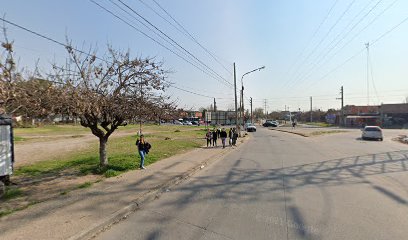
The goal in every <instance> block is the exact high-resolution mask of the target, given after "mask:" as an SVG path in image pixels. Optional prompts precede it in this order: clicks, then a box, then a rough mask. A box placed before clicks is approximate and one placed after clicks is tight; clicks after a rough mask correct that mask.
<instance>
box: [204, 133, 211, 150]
mask: <svg viewBox="0 0 408 240" xmlns="http://www.w3.org/2000/svg"><path fill="white" fill-rule="evenodd" d="M211 135H212V134H211V131H210V129H208V130H207V133H206V134H205V139H207V147H208V146H211Z"/></svg>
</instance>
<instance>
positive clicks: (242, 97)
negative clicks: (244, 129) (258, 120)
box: [241, 66, 265, 125]
mask: <svg viewBox="0 0 408 240" xmlns="http://www.w3.org/2000/svg"><path fill="white" fill-rule="evenodd" d="M264 68H265V66H262V67H260V68H257V69H254V70H252V71H249V72H247V73H244V75H242V77H241V87H242V88H241V103H242V108H241V111H242V125H244V124H245V123H244V116H245V115H244V114H245V111H244V76H245V75H248V74H250V73H253V72H255V71H261V70H262V69H264Z"/></svg>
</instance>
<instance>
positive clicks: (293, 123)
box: [292, 121, 296, 129]
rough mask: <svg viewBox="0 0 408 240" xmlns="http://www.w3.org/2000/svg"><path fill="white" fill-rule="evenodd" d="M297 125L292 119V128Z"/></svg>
mask: <svg viewBox="0 0 408 240" xmlns="http://www.w3.org/2000/svg"><path fill="white" fill-rule="evenodd" d="M295 127H296V122H295V121H292V129H294V128H295Z"/></svg>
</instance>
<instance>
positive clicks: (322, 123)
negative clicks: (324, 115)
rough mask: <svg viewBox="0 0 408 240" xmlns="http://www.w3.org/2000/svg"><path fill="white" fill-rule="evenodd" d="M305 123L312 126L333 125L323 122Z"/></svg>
mask: <svg viewBox="0 0 408 240" xmlns="http://www.w3.org/2000/svg"><path fill="white" fill-rule="evenodd" d="M305 124H306V125H312V126H317V127H333V126H334V125H333V124H330V123H325V122H308V123H305Z"/></svg>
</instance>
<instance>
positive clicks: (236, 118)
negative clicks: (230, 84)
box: [234, 63, 238, 131]
mask: <svg viewBox="0 0 408 240" xmlns="http://www.w3.org/2000/svg"><path fill="white" fill-rule="evenodd" d="M234 95H235V125H236V129H237V131H238V103H237V78H236V71H235V63H234Z"/></svg>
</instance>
